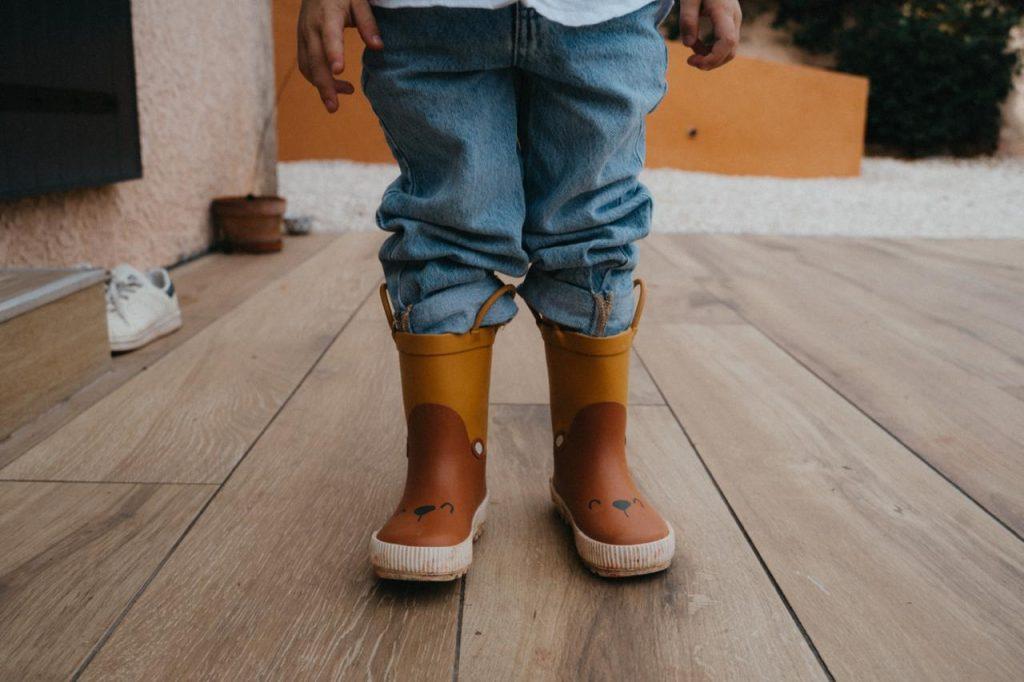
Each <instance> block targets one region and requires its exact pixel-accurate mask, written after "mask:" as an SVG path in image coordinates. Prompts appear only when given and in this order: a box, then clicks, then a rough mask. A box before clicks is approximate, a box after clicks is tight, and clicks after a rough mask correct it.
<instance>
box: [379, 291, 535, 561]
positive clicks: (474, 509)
mask: <svg viewBox="0 0 1024 682" xmlns="http://www.w3.org/2000/svg"><path fill="white" fill-rule="evenodd" d="M514 292H515V289H514V288H513V287H511V286H506V287H502V288H501V289H498V290H497V291H495V292H494V294H492V295H491V297H490V298H488V299H487V301H486V302H485V303H484V304H483V306H482V307H481V308H480V311H479V312H478V313H477V316H476V321H475V322H474V324H473V327H472V329H470V331H468V332H466V333H465V334H411V333H407V332H402V331H396V330H395V324H394V316H393V315H392V313H391V308H390V304H389V302H388V299H387V291H386V289H385V287H383V286H382V287H381V300H382V302H383V304H384V311H385V314H386V315H387V317H388V321H389V323H390V324H391V328H392V336H393V338H394V341H395V346H397V348H398V356H399V365H400V367H401V374H402V396H403V402H404V404H405V419H406V425H407V427H408V439H407V445H406V456H407V470H406V479H405V492H404V493H403V494H402V499H401V501H400V502H399V503H398V507H397V508H396V510H395V512H394V514H392V515H391V518H390V519H388V521H387V523H385V524H384V526H383V527H382V528H381V529H380V530H378V531H377V532H376V533H374V534H373V536H372V538H371V540H370V560H371V563H372V564H373V567H374V570H375V571H376V573H377V575H378V576H380V577H381V578H388V579H395V580H431V581H441V580H454V579H455V578H458V577H459V576H461V575H463V574H465V572H466V571H467V570H468V569H469V566H470V564H471V563H472V561H473V541H474V540H475V539H476V538H477V537H479V535H480V532H481V530H482V528H483V523H484V519H485V517H486V514H487V483H486V475H485V474H486V466H485V462H486V459H487V403H488V394H489V388H490V376H491V348H492V346H493V345H494V338H495V336H496V335H497V333H498V329H499V327H497V326H492V327H483V326H482V323H483V319H484V316H485V315H486V314H487V311H488V310H490V308H491V306H492V305H493V304H494V303H495V302H496V301H497V300H498V299H499V298H501V296H503V295H505V294H509V293H513V294H514Z"/></svg>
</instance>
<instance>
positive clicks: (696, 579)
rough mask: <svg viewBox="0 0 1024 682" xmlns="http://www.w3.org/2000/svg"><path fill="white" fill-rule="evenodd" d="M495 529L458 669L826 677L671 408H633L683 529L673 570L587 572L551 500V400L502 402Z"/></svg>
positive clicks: (476, 575)
mask: <svg viewBox="0 0 1024 682" xmlns="http://www.w3.org/2000/svg"><path fill="white" fill-rule="evenodd" d="M492 419H493V426H492V434H493V435H492V452H493V455H492V457H491V462H490V466H491V472H490V480H491V485H490V494H491V497H492V500H493V504H494V506H493V507H492V513H491V514H490V515H489V518H488V521H487V523H488V530H487V532H486V534H487V536H488V542H487V543H486V544H484V545H483V546H482V547H481V550H480V551H479V552H478V554H477V557H476V561H475V563H474V567H473V570H472V571H471V572H470V573H469V575H468V577H467V579H466V595H465V606H464V612H463V626H462V636H463V639H462V647H461V654H462V655H461V660H460V665H459V673H460V676H462V677H465V678H466V679H470V680H478V679H529V680H568V679H607V680H616V679H618V680H627V679H629V680H668V679H674V680H679V679H715V680H752V679H777V680H799V679H824V678H825V674H824V672H823V671H822V669H821V667H820V666H819V664H818V663H817V661H816V660H815V658H814V655H813V654H812V652H811V650H810V648H809V647H808V646H807V643H806V642H805V641H804V639H803V637H802V636H801V634H800V631H799V630H798V628H797V626H796V624H795V623H794V621H793V620H792V618H791V617H790V615H789V613H788V612H787V610H786V608H785V606H784V604H783V602H782V600H781V599H780V598H779V596H778V594H777V593H776V592H775V590H774V588H773V587H772V585H771V582H770V581H769V578H768V576H767V575H766V574H765V573H764V571H763V570H762V568H761V566H760V564H759V563H758V561H757V558H756V557H755V555H754V553H753V551H752V550H751V548H750V547H749V545H748V544H747V542H746V541H745V540H744V538H743V535H742V533H741V532H740V530H739V528H737V527H736V525H735V523H734V522H733V520H732V518H731V517H730V515H729V511H728V509H727V508H726V506H725V504H724V503H723V502H722V500H721V498H720V497H719V495H718V493H717V492H716V490H715V488H714V486H713V484H712V483H711V480H710V479H709V478H708V476H707V474H706V473H705V471H704V469H703V468H702V467H701V464H700V462H699V461H698V460H697V457H696V455H695V454H694V452H693V450H692V449H691V448H690V446H689V444H688V443H687V441H686V437H685V436H684V435H683V432H682V430H681V429H680V428H679V426H678V424H676V422H675V420H674V419H673V417H672V415H671V413H670V412H669V411H668V409H667V408H665V407H634V408H631V409H630V428H629V448H630V452H631V456H632V463H633V469H634V472H635V474H636V476H637V480H638V483H639V484H640V486H641V487H642V488H643V489H644V490H645V491H646V492H647V494H648V495H649V497H650V499H652V500H653V501H655V502H656V503H657V504H658V505H659V508H660V509H661V510H662V511H663V513H665V515H666V518H667V519H668V520H669V522H670V523H672V524H673V527H674V528H675V530H676V533H677V537H678V549H677V554H676V562H675V564H674V565H673V567H672V568H671V569H670V570H669V571H668V572H667V573H664V574H660V575H657V576H652V577H649V578H645V579H639V580H625V581H610V580H604V579H601V578H598V577H596V576H594V575H592V574H591V573H590V572H588V571H587V570H586V569H585V568H584V567H583V566H582V565H581V564H580V562H579V560H578V559H577V558H576V555H575V553H574V551H573V550H572V537H571V535H570V534H569V533H568V532H567V530H566V529H565V528H564V527H563V525H562V524H561V522H560V521H559V520H558V519H557V518H555V515H554V514H553V513H552V512H551V502H550V499H549V497H548V493H547V477H548V476H549V475H550V465H549V464H548V461H549V458H550V452H549V450H550V438H549V436H548V432H549V429H550V427H549V422H548V417H547V410H545V409H544V408H543V407H527V406H500V407H496V408H494V409H493V410H492Z"/></svg>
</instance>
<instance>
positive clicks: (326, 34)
mask: <svg viewBox="0 0 1024 682" xmlns="http://www.w3.org/2000/svg"><path fill="white" fill-rule="evenodd" d="M344 28H345V21H344V20H343V19H342V18H341V15H331V14H328V15H327V16H326V17H324V23H323V24H322V25H321V26H320V40H321V42H322V43H323V46H324V52H325V53H326V62H327V65H328V67H330V70H331V73H332V74H333V75H335V76H338V75H340V74H341V72H342V71H344V70H345V42H344V40H345V39H344V36H343V35H342V32H343V29H344Z"/></svg>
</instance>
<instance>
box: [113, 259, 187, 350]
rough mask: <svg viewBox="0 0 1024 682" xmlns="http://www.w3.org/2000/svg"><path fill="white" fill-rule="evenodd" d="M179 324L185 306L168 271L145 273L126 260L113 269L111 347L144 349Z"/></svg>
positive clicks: (117, 348)
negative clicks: (179, 301) (180, 300)
mask: <svg viewBox="0 0 1024 682" xmlns="http://www.w3.org/2000/svg"><path fill="white" fill-rule="evenodd" d="M179 327H181V308H180V307H178V296H177V294H175V293H174V284H172V283H171V276H170V275H169V274H167V271H166V270H164V269H163V268H158V269H156V270H150V271H149V272H147V273H146V274H142V273H141V272H139V271H138V270H136V269H135V268H133V267H132V266H130V265H127V264H125V263H122V264H121V265H118V266H117V267H116V268H114V269H113V270H111V271H110V281H109V282H108V283H107V331H108V333H109V335H110V349H111V350H113V351H126V350H135V349H136V348H141V347H142V346H145V345H146V344H147V343H149V342H151V341H153V340H155V339H158V338H160V337H161V336H164V335H165V334H170V333H171V332H173V331H175V330H176V329H178V328H179Z"/></svg>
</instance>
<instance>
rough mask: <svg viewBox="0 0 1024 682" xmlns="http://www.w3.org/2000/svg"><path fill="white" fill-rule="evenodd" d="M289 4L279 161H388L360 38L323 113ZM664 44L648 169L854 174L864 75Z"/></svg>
mask: <svg viewBox="0 0 1024 682" xmlns="http://www.w3.org/2000/svg"><path fill="white" fill-rule="evenodd" d="M298 8H299V0H274V36H275V45H276V55H275V58H276V66H277V74H278V84H279V90H281V96H280V105H279V109H278V154H279V158H280V160H282V161H295V160H302V159H337V158H344V159H352V160H355V161H370V162H391V161H392V158H391V153H390V151H389V150H388V147H387V143H386V142H385V141H384V136H383V134H382V133H381V131H380V127H379V125H378V124H377V120H376V118H375V117H374V115H373V112H372V110H371V109H370V106H369V104H368V103H367V101H366V99H365V98H364V97H363V96H362V93H361V92H360V89H359V72H360V62H361V54H362V43H361V42H360V40H359V36H358V35H357V34H356V33H355V32H354V31H352V30H347V31H346V34H345V37H346V47H345V50H346V57H345V61H346V68H345V78H346V80H351V81H353V82H354V83H355V84H356V94H355V95H352V96H349V97H343V98H342V99H341V110H340V111H339V112H338V113H336V114H334V115H333V116H331V115H328V114H327V113H326V112H325V111H324V109H323V105H322V104H321V103H320V98H319V96H318V95H317V93H316V91H315V90H314V89H313V87H312V86H311V85H309V84H308V83H306V81H305V79H303V78H302V75H301V74H300V73H299V72H298V70H297V69H296V68H295V66H294V65H295V20H296V17H297V16H298ZM668 47H669V53H670V54H669V56H670V59H669V73H668V81H669V91H668V94H667V95H666V97H665V100H664V101H663V102H662V103H661V106H660V107H659V108H658V109H657V111H655V112H654V114H652V115H651V117H650V119H649V121H648V130H647V165H648V166H649V167H652V168H666V167H668V168H680V169H683V170H694V171H706V172H713V173H727V174H737V175H773V176H780V177H822V176H850V175H857V174H859V173H860V160H861V156H862V154H863V149H864V126H865V120H866V115H867V94H868V83H867V80H866V79H864V78H860V77H857V76H849V75H846V74H839V73H835V72H831V71H825V70H823V69H815V68H811V67H806V66H797V65H791V64H778V63H774V62H765V61H759V60H755V59H745V58H742V57H739V58H737V59H736V60H735V61H733V62H732V63H731V64H729V65H728V66H726V67H725V68H722V69H719V70H717V71H713V72H708V73H705V72H702V71H697V70H696V69H692V68H690V67H688V66H686V58H685V55H686V53H687V52H688V51H687V50H686V48H684V47H683V46H682V45H680V44H670V45H669V46H668ZM282 84H283V89H281V85H282Z"/></svg>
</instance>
